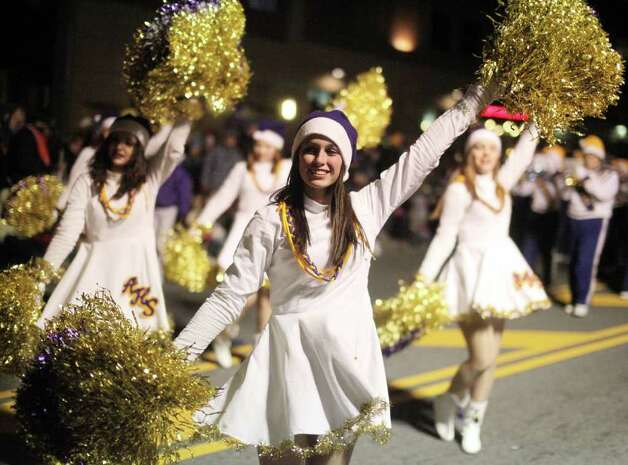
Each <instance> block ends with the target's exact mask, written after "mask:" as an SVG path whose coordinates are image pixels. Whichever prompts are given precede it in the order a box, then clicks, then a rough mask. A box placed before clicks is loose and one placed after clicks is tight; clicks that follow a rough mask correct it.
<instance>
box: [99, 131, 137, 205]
mask: <svg viewBox="0 0 628 465" xmlns="http://www.w3.org/2000/svg"><path fill="white" fill-rule="evenodd" d="M120 137H123V138H126V139H127V141H128V142H130V143H131V144H132V145H133V155H132V156H131V159H130V160H129V163H128V164H127V165H126V166H125V167H124V171H123V172H122V178H121V180H120V187H118V190H117V192H116V193H115V195H114V196H113V198H114V199H119V198H121V197H122V196H123V195H124V194H127V193H129V192H131V191H132V190H137V189H139V188H140V187H142V185H143V184H144V183H145V182H146V176H147V174H148V162H147V161H146V157H145V156H144V148H143V147H142V144H140V143H139V141H138V140H137V138H136V137H135V136H134V135H132V134H130V133H123V132H116V133H113V134H110V135H109V137H107V139H105V141H104V142H103V143H102V144H101V145H100V147H98V149H97V150H96V153H95V154H94V158H93V160H92V162H91V164H90V168H89V173H90V175H91V177H92V180H93V181H94V184H95V186H96V189H97V190H98V191H100V190H101V189H102V186H103V185H104V184H105V182H106V181H107V170H110V169H111V155H110V154H109V149H110V147H111V145H112V144H114V143H117V141H118V138H120Z"/></svg>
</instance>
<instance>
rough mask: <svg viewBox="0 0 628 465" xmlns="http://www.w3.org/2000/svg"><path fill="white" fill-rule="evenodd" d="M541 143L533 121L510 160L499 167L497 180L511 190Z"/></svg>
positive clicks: (522, 134) (522, 135)
mask: <svg viewBox="0 0 628 465" xmlns="http://www.w3.org/2000/svg"><path fill="white" fill-rule="evenodd" d="M538 143H539V136H538V132H537V129H536V126H535V125H534V123H531V124H530V125H529V126H528V127H527V128H526V129H525V130H524V131H523V132H522V133H521V136H520V137H519V140H518V141H517V145H516V146H515V148H514V150H513V152H512V154H511V155H510V156H509V157H508V160H506V162H505V163H504V165H503V166H502V167H501V168H500V169H499V173H498V174H497V181H498V182H499V184H500V185H501V186H502V187H503V188H504V189H506V190H507V191H509V192H510V190H511V189H512V188H513V187H514V186H515V184H517V182H518V181H519V179H520V178H521V176H523V173H525V171H526V169H528V166H530V163H532V158H533V157H534V153H535V152H536V146H537V144H538Z"/></svg>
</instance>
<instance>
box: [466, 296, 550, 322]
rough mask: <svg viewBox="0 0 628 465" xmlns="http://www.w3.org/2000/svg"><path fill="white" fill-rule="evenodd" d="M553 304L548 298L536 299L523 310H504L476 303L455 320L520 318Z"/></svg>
mask: <svg viewBox="0 0 628 465" xmlns="http://www.w3.org/2000/svg"><path fill="white" fill-rule="evenodd" d="M551 306H552V303H551V302H550V301H549V300H548V299H543V300H536V301H534V302H530V303H529V304H528V305H526V307H525V308H524V309H523V310H503V309H497V308H495V307H493V306H492V305H487V306H484V307H482V306H479V305H475V306H473V307H472V309H471V312H469V313H463V314H460V315H458V317H457V318H455V319H454V320H455V321H469V320H473V319H476V318H479V319H482V320H488V319H491V318H497V319H500V320H516V319H518V318H523V317H524V316H528V315H530V314H532V313H534V312H536V311H539V310H547V309H549V308H550V307H551Z"/></svg>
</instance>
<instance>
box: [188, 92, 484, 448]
mask: <svg viewBox="0 0 628 465" xmlns="http://www.w3.org/2000/svg"><path fill="white" fill-rule="evenodd" d="M476 92H478V91H476ZM482 106H483V102H482V101H481V98H480V97H479V96H478V95H477V94H476V93H471V94H469V96H467V97H465V99H464V100H463V101H462V102H461V103H460V104H459V105H457V106H456V107H454V108H453V109H451V110H450V111H448V112H447V113H445V114H444V115H443V116H441V117H440V118H439V119H438V120H437V121H436V122H435V123H434V124H433V125H432V126H431V127H430V128H429V129H428V131H426V132H425V134H423V135H422V136H421V138H420V139H419V140H418V141H417V142H416V143H415V144H414V145H413V146H412V147H411V148H410V150H409V152H408V153H406V154H404V155H402V156H401V157H400V159H399V162H398V163H396V164H395V165H393V166H392V167H391V168H390V169H388V170H386V171H385V172H384V173H382V175H381V179H380V180H377V181H375V182H373V183H371V184H369V185H368V186H366V187H365V188H364V189H362V190H360V191H359V192H353V193H351V202H352V205H353V208H354V211H355V213H356V216H357V218H358V220H359V222H360V224H361V225H362V227H363V229H364V231H365V234H366V236H367V239H368V241H369V243H370V244H374V243H375V240H376V237H377V235H378V234H379V232H380V230H381V229H382V227H383V226H384V223H385V222H386V220H387V219H388V217H389V216H390V214H391V213H392V212H393V211H394V210H395V209H396V208H397V207H399V205H401V204H402V203H403V202H405V201H406V200H407V199H408V197H409V196H410V195H412V193H414V192H415V191H416V190H417V189H418V187H419V186H420V185H421V184H422V182H423V180H424V179H425V177H426V176H427V175H428V174H429V173H430V172H431V171H432V170H433V169H434V168H435V167H436V166H437V164H438V160H439V157H440V155H441V154H442V153H443V152H444V151H445V150H446V149H447V148H448V147H449V146H450V144H451V143H452V142H453V141H454V140H455V139H456V137H458V136H459V135H460V134H462V133H463V132H464V131H465V130H466V129H467V127H468V126H469V124H470V123H471V122H472V121H473V120H474V119H475V115H476V114H477V113H478V111H479V110H480V108H482ZM304 204H305V215H306V218H307V222H308V225H309V228H310V237H311V240H312V241H311V244H310V245H309V246H308V253H309V255H310V257H311V259H312V260H313V262H314V263H315V264H316V266H317V267H318V268H319V269H320V268H324V267H326V266H327V261H328V259H329V253H330V238H331V225H330V217H329V214H328V211H327V207H326V206H323V205H320V204H318V203H316V202H314V201H313V200H311V199H308V198H306V199H305V202H304ZM371 259H372V256H371V253H370V251H369V249H368V248H367V247H362V246H359V247H357V248H356V249H355V250H354V252H353V254H352V256H351V257H350V258H349V260H348V261H347V263H346V265H345V266H344V268H343V269H342V270H341V271H340V274H339V275H338V277H337V279H336V280H334V281H332V282H329V283H322V282H319V281H318V280H315V279H313V278H312V277H310V276H309V275H308V274H306V273H305V272H304V271H303V270H302V269H301V268H300V267H299V265H298V263H297V261H296V259H295V257H294V256H293V253H292V251H291V249H290V247H289V244H288V241H287V239H286V235H285V234H284V231H283V228H282V224H281V222H280V217H279V214H278V212H277V206H276V205H269V206H266V207H264V208H262V209H261V210H259V211H258V212H257V213H256V214H255V216H254V218H253V220H252V221H251V222H250V223H249V225H248V226H247V228H246V230H245V232H244V235H243V237H242V240H241V241H240V244H239V246H238V249H237V251H236V254H235V257H234V261H233V264H232V265H231V267H230V268H229V269H228V270H227V272H226V276H225V281H224V282H223V283H222V284H221V285H220V286H218V287H217V288H216V290H215V291H214V292H213V293H212V295H211V296H210V297H209V298H208V299H207V301H206V302H205V303H204V304H203V306H202V307H201V308H200V310H199V311H198V312H197V314H196V315H195V316H194V318H193V319H192V321H191V322H190V324H189V325H188V326H187V327H186V328H185V329H184V330H183V331H182V332H181V334H180V335H179V337H178V338H177V339H176V341H175V343H176V345H177V346H178V347H182V348H183V347H185V348H188V351H189V352H190V357H191V358H195V357H196V356H198V354H200V353H201V352H202V351H203V350H204V349H205V347H207V345H208V344H209V343H210V342H211V341H212V340H213V339H214V338H215V337H216V336H217V335H218V334H219V333H221V332H222V331H223V329H224V328H225V327H226V326H227V325H228V324H230V323H232V322H234V321H236V320H237V319H238V318H239V316H240V314H241V312H242V309H243V307H244V304H245V301H246V299H247V297H248V296H250V295H251V294H253V293H255V292H257V290H258V289H259V288H260V286H261V285H262V281H263V279H264V273H268V276H269V278H270V281H271V282H272V288H271V296H270V297H271V303H272V307H273V315H272V316H271V319H270V322H269V324H268V325H267V327H266V328H265V329H264V331H263V333H262V335H261V338H260V341H259V343H258V344H257V345H256V346H255V348H254V350H253V352H252V354H251V356H250V357H249V358H248V359H247V360H246V362H245V363H244V364H243V365H242V366H241V367H240V369H239V370H238V372H237V373H236V374H235V376H234V377H233V378H232V379H231V380H230V381H229V382H228V383H227V384H226V385H225V386H224V388H223V389H222V390H221V391H220V394H219V396H218V397H217V398H216V399H214V401H212V402H211V403H210V405H208V406H207V407H206V408H204V409H203V410H201V411H200V412H198V413H197V414H196V419H197V421H199V422H202V423H206V424H212V425H215V426H216V427H217V428H218V430H219V431H221V432H222V433H223V434H225V435H227V436H230V437H233V438H236V439H238V440H239V441H241V442H243V443H245V444H250V445H259V444H265V445H272V446H277V445H279V444H280V443H281V442H282V441H284V440H293V439H294V437H295V435H297V434H313V435H324V434H326V433H328V432H329V431H330V430H333V429H336V428H341V427H343V425H345V424H346V422H347V421H348V420H351V419H360V420H361V421H363V422H366V424H367V426H368V425H371V426H372V427H373V428H376V429H388V428H390V413H389V410H388V407H387V402H388V387H387V383H386V374H385V372H384V363H383V360H382V353H381V348H380V344H379V340H378V337H377V331H376V328H375V324H374V321H373V315H372V307H371V298H370V296H369V292H368V287H367V284H368V274H369V270H370V266H371ZM374 401H379V402H383V403H386V408H385V409H384V410H383V411H381V412H379V413H378V414H376V415H373V416H367V417H364V416H363V415H360V413H361V411H360V409H361V407H363V406H365V405H367V404H369V403H370V402H374Z"/></svg>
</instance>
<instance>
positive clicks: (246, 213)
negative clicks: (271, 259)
mask: <svg viewBox="0 0 628 465" xmlns="http://www.w3.org/2000/svg"><path fill="white" fill-rule="evenodd" d="M291 166H292V162H291V161H290V160H281V162H280V163H279V167H278V171H277V173H276V174H275V173H273V172H272V168H273V163H272V162H256V163H254V164H253V167H252V169H253V172H252V173H251V172H249V171H248V170H247V167H246V162H244V161H241V162H238V163H237V164H236V165H235V166H234V167H233V169H232V170H231V171H230V172H229V176H227V179H225V182H224V183H223V184H222V186H221V187H220V189H219V190H218V191H217V192H216V193H215V194H214V195H213V196H212V197H211V198H210V199H209V201H208V202H207V204H206V205H205V207H204V208H203V211H202V212H201V214H200V215H199V217H198V219H197V222H198V223H199V224H202V225H203V224H213V223H215V222H216V220H217V219H218V218H220V216H221V215H222V214H223V213H224V212H225V211H227V209H228V208H229V207H230V206H231V205H232V204H233V202H234V201H235V200H236V199H237V200H238V209H237V211H236V213H235V217H234V219H233V224H232V225H231V229H230V231H229V235H228V236H227V239H226V240H225V243H224V245H223V247H222V250H221V251H220V255H218V265H220V267H221V268H222V269H223V270H226V269H227V268H229V265H231V262H233V254H234V253H235V251H236V248H237V247H238V243H239V242H240V238H241V237H242V233H243V232H244V229H245V228H246V225H247V224H248V223H249V221H251V218H253V215H254V214H255V212H256V211H257V210H259V209H260V208H262V207H263V206H265V205H268V203H269V202H270V197H271V196H272V194H273V193H274V192H275V191H277V190H278V189H280V188H282V187H283V186H285V184H286V181H287V180H288V175H289V174H290V167H291ZM253 177H255V179H254V178H253ZM256 182H257V185H256Z"/></svg>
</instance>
